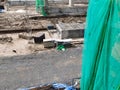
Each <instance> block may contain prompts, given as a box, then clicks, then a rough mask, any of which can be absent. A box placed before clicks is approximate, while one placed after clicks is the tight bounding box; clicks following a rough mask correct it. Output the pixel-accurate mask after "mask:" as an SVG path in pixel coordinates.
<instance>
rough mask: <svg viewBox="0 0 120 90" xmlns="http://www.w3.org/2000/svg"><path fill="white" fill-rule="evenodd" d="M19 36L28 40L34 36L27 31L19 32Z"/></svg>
mask: <svg viewBox="0 0 120 90" xmlns="http://www.w3.org/2000/svg"><path fill="white" fill-rule="evenodd" d="M18 37H19V38H22V39H27V40H30V39H32V38H33V36H30V35H28V34H25V33H21V34H18Z"/></svg>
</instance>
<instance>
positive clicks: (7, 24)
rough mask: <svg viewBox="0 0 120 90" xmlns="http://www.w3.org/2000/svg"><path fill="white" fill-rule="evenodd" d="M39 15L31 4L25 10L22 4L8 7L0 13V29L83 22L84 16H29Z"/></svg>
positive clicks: (43, 26) (44, 26) (31, 27)
mask: <svg viewBox="0 0 120 90" xmlns="http://www.w3.org/2000/svg"><path fill="white" fill-rule="evenodd" d="M35 16H36V17H37V16H41V15H40V14H39V13H36V11H35V8H34V7H33V6H31V7H28V9H27V10H25V7H23V6H19V7H18V6H16V7H15V6H14V7H10V9H9V11H7V12H5V13H0V30H4V29H5V30H6V29H7V30H12V29H33V28H37V29H38V28H40V29H41V28H46V25H48V24H50V23H53V24H57V23H58V22H63V23H71V22H85V17H72V16H71V17H65V18H63V17H60V18H57V17H56V18H47V19H44V18H41V19H30V17H35Z"/></svg>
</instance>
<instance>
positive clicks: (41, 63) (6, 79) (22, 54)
mask: <svg viewBox="0 0 120 90" xmlns="http://www.w3.org/2000/svg"><path fill="white" fill-rule="evenodd" d="M10 10H11V11H9V12H7V13H0V30H6V29H7V30H11V29H31V28H44V27H46V25H47V24H49V23H53V24H56V23H58V22H81V21H82V22H85V18H81V17H66V18H50V19H29V20H26V19H27V17H26V14H25V13H26V12H24V11H22V10H21V9H19V8H17V9H15V8H10ZM33 10H34V9H33ZM21 11H22V13H21ZM23 12H24V13H23ZM29 13H30V14H29V16H30V17H31V16H37V15H38V16H40V15H39V14H37V13H35V11H33V12H32V11H31V12H29ZM45 33H46V31H45ZM0 37H12V40H11V39H10V40H9V39H8V40H7V41H4V40H2V41H1V40H0V90H16V89H17V88H22V87H23V88H24V87H29V86H37V85H40V84H46V83H53V82H65V81H67V80H69V79H72V78H76V77H80V72H81V52H82V46H81V45H78V47H74V48H68V49H67V50H66V51H57V50H56V49H55V48H53V49H45V48H44V47H43V45H42V44H33V43H30V42H31V41H30V40H25V39H20V38H18V33H16V34H0Z"/></svg>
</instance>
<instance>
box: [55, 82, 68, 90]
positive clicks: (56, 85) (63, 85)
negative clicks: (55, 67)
mask: <svg viewBox="0 0 120 90" xmlns="http://www.w3.org/2000/svg"><path fill="white" fill-rule="evenodd" d="M66 87H67V85H65V84H62V83H55V84H53V88H55V89H60V88H66Z"/></svg>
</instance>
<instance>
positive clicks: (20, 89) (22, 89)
mask: <svg viewBox="0 0 120 90" xmlns="http://www.w3.org/2000/svg"><path fill="white" fill-rule="evenodd" d="M17 90H29V89H27V88H19V89H17Z"/></svg>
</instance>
